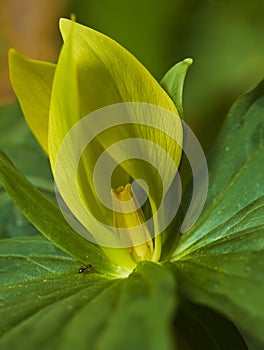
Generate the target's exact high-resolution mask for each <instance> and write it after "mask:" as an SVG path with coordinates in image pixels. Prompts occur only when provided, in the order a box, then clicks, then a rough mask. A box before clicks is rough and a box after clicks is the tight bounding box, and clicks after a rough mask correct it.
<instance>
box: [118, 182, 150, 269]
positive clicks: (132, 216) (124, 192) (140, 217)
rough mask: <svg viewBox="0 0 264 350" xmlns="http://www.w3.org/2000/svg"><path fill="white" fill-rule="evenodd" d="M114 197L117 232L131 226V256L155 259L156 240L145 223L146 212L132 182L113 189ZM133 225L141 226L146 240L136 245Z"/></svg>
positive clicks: (138, 258)
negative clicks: (140, 204)
mask: <svg viewBox="0 0 264 350" xmlns="http://www.w3.org/2000/svg"><path fill="white" fill-rule="evenodd" d="M112 199H113V207H114V226H115V227H116V229H117V234H120V232H119V231H120V229H121V228H130V229H131V230H130V231H131V234H129V240H130V243H131V248H128V249H129V250H130V255H131V258H132V259H133V260H134V261H135V262H136V263H138V262H140V261H142V260H153V257H154V248H155V246H154V240H153V239H152V237H151V234H150V232H149V230H148V228H147V225H144V223H145V222H146V219H145V216H144V213H143V211H142V209H141V208H140V207H139V204H138V202H137V199H136V196H135V193H134V192H133V190H132V187H131V184H127V185H126V186H120V187H119V188H118V189H116V190H112ZM133 227H137V231H138V227H140V230H141V234H142V237H143V238H144V242H145V243H142V244H140V245H136V243H135V238H134V237H133Z"/></svg>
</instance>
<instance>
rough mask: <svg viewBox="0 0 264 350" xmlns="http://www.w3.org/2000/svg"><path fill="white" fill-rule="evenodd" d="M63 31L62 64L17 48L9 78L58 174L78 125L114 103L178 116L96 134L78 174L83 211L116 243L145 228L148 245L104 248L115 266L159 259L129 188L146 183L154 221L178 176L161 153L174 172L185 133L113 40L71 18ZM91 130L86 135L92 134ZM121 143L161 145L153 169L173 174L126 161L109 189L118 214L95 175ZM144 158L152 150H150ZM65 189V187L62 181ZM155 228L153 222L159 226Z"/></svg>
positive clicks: (157, 243) (161, 94) (155, 240)
mask: <svg viewBox="0 0 264 350" xmlns="http://www.w3.org/2000/svg"><path fill="white" fill-rule="evenodd" d="M60 30H61V33H62V36H63V39H64V45H63V47H62V50H61V53H60V57H59V60H58V63H57V64H53V63H48V62H41V61H35V60H30V59H26V58H24V57H22V56H21V55H20V54H18V53H17V52H16V51H15V50H11V51H10V78H11V82H12V85H13V88H14V90H15V92H16V95H17V97H18V100H19V102H20V104H21V108H22V111H23V113H24V115H25V119H26V121H27V123H28V125H29V127H30V128H31V130H32V132H33V134H34V135H35V137H36V138H37V140H38V142H39V143H40V145H41V146H42V148H43V149H44V150H45V152H46V153H47V154H48V156H49V159H50V163H51V168H52V171H53V173H54V174H55V172H56V162H57V160H58V155H59V152H60V149H61V147H62V144H63V142H64V140H65V138H66V137H67V135H68V134H69V132H70V131H71V130H72V129H73V127H74V126H75V125H76V124H78V123H79V122H80V121H81V120H83V119H84V117H86V116H89V115H91V114H92V113H93V112H95V111H98V110H100V109H102V108H104V107H107V106H112V105H116V104H123V103H141V104H148V105H151V106H158V107H159V108H161V109H162V110H164V111H167V112H168V113H169V114H170V115H173V117H172V118H168V119H167V118H166V113H164V115H161V116H159V118H156V119H155V125H153V121H152V124H151V126H150V125H149V119H151V117H152V116H151V115H150V114H151V113H143V112H142V115H141V117H140V118H141V119H140V123H139V124H136V123H133V122H131V123H125V124H124V125H116V126H115V125H113V127H110V128H108V129H107V130H104V131H103V132H102V133H100V134H99V135H95V137H94V138H93V139H92V141H91V142H90V144H89V146H87V147H86V148H85V150H84V152H83V154H82V156H81V158H80V161H79V163H78V171H77V175H78V179H77V180H78V191H79V193H78V195H79V196H80V197H81V199H82V201H83V205H84V206H85V208H86V210H87V211H89V212H90V213H91V214H92V215H93V216H94V217H96V219H97V220H98V221H99V222H102V223H103V224H105V225H111V226H113V227H114V228H115V229H116V234H117V237H118V232H119V231H120V230H121V229H123V228H129V229H131V228H132V231H131V232H133V228H134V227H138V226H139V227H140V229H141V230H142V235H143V237H144V243H141V244H138V241H135V240H134V238H133V235H130V236H129V241H130V245H127V246H126V247H118V248H114V247H109V245H108V247H103V249H104V250H105V252H106V254H107V255H108V256H109V257H111V259H112V261H113V262H114V263H116V264H118V265H120V266H121V267H122V268H124V269H129V270H131V269H133V268H134V267H135V265H136V264H137V263H138V262H139V261H142V260H152V261H158V260H159V258H160V254H161V239H160V235H155V237H153V236H152V235H151V233H150V232H149V231H148V229H147V226H145V225H144V223H145V222H146V221H147V218H146V215H145V214H144V211H143V210H142V209H141V208H138V200H137V196H136V194H135V193H134V191H133V188H132V186H131V182H132V181H133V180H134V179H143V180H144V181H145V182H146V183H147V184H148V186H149V198H148V203H149V207H150V208H151V215H154V214H155V212H156V211H157V210H158V207H159V204H160V201H161V192H162V188H166V189H167V190H168V188H169V187H170V185H171V181H172V178H173V177H174V176H175V175H176V171H175V169H174V168H173V169H170V168H169V167H168V164H167V160H166V159H165V157H164V156H163V154H164V153H166V154H168V155H169V157H170V159H172V161H173V162H174V164H175V165H176V168H177V166H178V165H179V162H180V158H181V142H182V128H181V122H180V118H179V116H178V113H177V110H176V107H175V105H174V103H173V101H172V100H171V98H170V97H169V96H168V95H167V93H166V92H165V91H164V90H163V89H162V88H161V86H160V85H159V84H158V83H157V81H156V80H155V79H154V78H153V77H152V76H151V74H150V73H149V72H148V71H147V70H146V69H145V67H144V66H143V65H142V64H141V63H140V62H139V61H138V60H137V59H136V58H135V57H134V56H133V55H132V54H130V53H129V52H128V51H127V50H125V49H124V48H123V47H122V46H120V45H119V44H118V43H116V42H115V41H113V40H112V39H110V38H109V37H107V36H105V35H103V34H101V33H99V32H97V31H95V30H93V29H90V28H87V27H85V26H83V25H80V24H78V23H75V22H74V21H71V20H67V19H61V20H60ZM153 120H154V119H153ZM87 125H89V119H88V124H87ZM164 125H166V128H167V129H169V130H172V131H173V133H174V136H175V138H176V139H177V142H175V140H173V138H172V137H171V135H168V134H167V133H166V130H165V129H166V128H165V129H164ZM88 129H89V128H87V129H85V130H83V132H84V133H86V131H87V132H88ZM164 130H165V131H164ZM174 136H173V137H174ZM120 139H127V140H129V139H140V140H141V139H142V140H147V141H148V142H149V144H150V143H155V144H156V145H158V146H159V148H158V151H157V153H156V154H155V156H154V157H155V158H156V164H157V163H158V164H159V166H160V167H161V168H163V169H167V168H168V170H167V171H168V173H169V176H168V179H169V180H166V178H161V175H160V174H159V173H158V172H157V170H156V169H155V167H153V165H152V164H148V162H146V161H144V160H140V159H134V158H133V159H128V160H125V161H123V162H121V164H119V167H118V168H117V169H116V170H115V172H114V175H113V177H112V179H111V181H110V182H111V187H112V190H111V191H109V196H110V197H111V198H112V200H113V208H114V209H112V210H111V209H109V208H106V206H105V205H103V204H102V203H101V202H100V199H99V198H98V196H97V193H96V190H95V187H94V178H93V176H94V172H93V171H94V167H95V166H96V162H97V160H98V158H99V156H100V154H101V153H103V152H104V151H105V150H106V149H108V148H109V147H111V145H113V144H115V143H116V142H117V141H118V140H120ZM139 148H142V149H143V151H144V145H143V146H142V145H141V144H140V145H139ZM147 152H151V150H150V149H149V148H147ZM155 152H156V151H155ZM110 156H111V154H110ZM69 157H70V156H69ZM65 162H67V159H66V160H65ZM63 164H64V163H62V165H63ZM69 164H70V163H69ZM69 164H68V165H67V166H66V164H65V167H63V166H62V167H61V168H60V171H61V172H62V173H63V176H64V178H65V177H67V178H70V179H71V178H73V177H74V172H73V170H72V169H71V167H70V165H69ZM55 181H56V176H55ZM100 181H101V183H102V185H101V187H104V174H101V175H100ZM100 181H99V182H100ZM105 181H108V180H105ZM166 181H167V183H166ZM164 182H165V186H164ZM60 185H61V186H63V185H62V184H60V181H59V186H60ZM64 187H65V185H64ZM64 189H65V188H64ZM67 190H68V192H69V193H68V194H67V195H66V197H67V198H66V199H65V198H64V200H65V203H66V205H67V207H68V208H69V209H70V211H71V213H72V214H73V215H74V216H75V217H76V218H77V220H78V222H80V223H81V224H82V225H83V226H86V224H85V222H87V223H88V224H89V220H90V219H89V216H87V217H85V214H83V213H81V208H80V207H78V204H77V201H76V200H75V199H76V198H77V197H75V196H76V194H74V193H71V189H70V188H68V189H66V192H67ZM116 201H117V202H116ZM115 202H116V203H117V205H115V204H114V203H115ZM127 202H128V203H130V204H129V205H130V211H129V212H127V211H126V210H125V209H123V205H125V204H126V203H127ZM118 203H119V204H118ZM158 225H159V223H158V222H157V221H154V226H158ZM155 230H156V227H154V231H155ZM65 239H67V237H65Z"/></svg>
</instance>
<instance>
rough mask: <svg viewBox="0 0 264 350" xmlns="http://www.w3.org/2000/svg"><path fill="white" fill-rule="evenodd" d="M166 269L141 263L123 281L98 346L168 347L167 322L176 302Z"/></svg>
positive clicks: (114, 349) (108, 347) (171, 279)
mask: <svg viewBox="0 0 264 350" xmlns="http://www.w3.org/2000/svg"><path fill="white" fill-rule="evenodd" d="M175 289H176V286H175V280H174V279H173V275H172V274H171V272H170V271H169V270H167V268H165V267H162V266H159V265H156V264H154V263H151V262H141V263H139V264H138V266H137V268H136V270H135V271H134V272H133V273H132V274H131V275H130V276H129V277H128V278H127V279H125V280H124V281H123V283H122V290H121V293H120V295H119V299H118V300H117V303H116V308H115V311H114V313H113V315H112V317H111V319H110V320H109V326H108V328H107V329H106V330H105V332H104V333H103V336H102V337H100V339H99V340H98V349H113V350H117V349H120V350H121V349H131V350H134V349H151V350H165V349H172V348H173V345H172V344H173V343H172V339H171V336H170V323H171V322H170V321H171V320H172V316H173V314H174V312H175V308H176V305H177V304H178V300H177V296H176V290H175Z"/></svg>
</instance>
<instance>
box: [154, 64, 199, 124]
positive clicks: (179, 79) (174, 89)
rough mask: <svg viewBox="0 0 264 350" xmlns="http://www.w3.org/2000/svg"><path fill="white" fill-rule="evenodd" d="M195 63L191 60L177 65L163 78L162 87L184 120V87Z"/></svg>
mask: <svg viewBox="0 0 264 350" xmlns="http://www.w3.org/2000/svg"><path fill="white" fill-rule="evenodd" d="M192 63H193V61H192V59H191V58H186V59H185V60H183V61H181V62H178V63H176V64H175V65H174V66H173V67H172V68H171V69H170V70H169V71H168V72H167V73H166V74H165V76H164V77H163V78H162V80H161V82H160V85H161V86H162V87H163V89H164V90H165V91H166V92H167V94H168V95H169V96H170V97H171V99H172V100H173V102H174V103H175V106H176V108H177V111H178V112H179V115H180V117H181V118H182V119H183V117H184V114H183V87H184V83H185V78H186V74H187V72H188V69H189V67H190V66H191V64H192Z"/></svg>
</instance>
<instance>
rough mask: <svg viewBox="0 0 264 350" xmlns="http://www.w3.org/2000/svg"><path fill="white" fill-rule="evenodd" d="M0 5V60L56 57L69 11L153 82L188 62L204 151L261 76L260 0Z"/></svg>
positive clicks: (189, 91) (16, 0)
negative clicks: (13, 51)
mask: <svg viewBox="0 0 264 350" xmlns="http://www.w3.org/2000/svg"><path fill="white" fill-rule="evenodd" d="M0 6H1V13H2V15H1V17H3V16H4V18H5V20H4V21H3V20H1V27H3V26H4V27H5V28H2V30H1V31H0V32H1V33H2V42H4V41H6V42H5V45H0V53H1V56H2V57H3V56H4V55H5V51H6V50H7V48H8V47H10V46H14V47H15V48H17V49H20V51H23V53H25V54H27V55H31V57H36V58H42V59H51V60H56V57H57V54H58V50H59V41H58V37H59V34H58V30H57V20H58V18H59V17H61V16H67V17H69V16H70V14H71V13H75V14H76V17H77V21H78V22H80V23H83V24H85V25H88V26H90V27H92V28H95V29H97V30H99V31H102V32H103V33H105V34H107V35H109V36H110V37H112V38H114V39H115V40H117V41H118V42H120V43H121V44H122V45H123V46H125V47H126V48H127V49H128V50H129V51H131V52H132V53H133V54H134V55H135V56H136V57H137V58H138V59H139V60H140V61H141V62H142V63H143V64H144V65H145V66H146V67H147V68H148V69H149V70H150V72H151V73H152V74H153V75H154V76H155V77H156V78H157V79H158V80H160V79H161V78H162V76H163V75H164V74H165V73H166V71H167V70H168V69H169V68H170V67H171V66H172V65H173V64H174V63H176V62H177V61H179V60H182V59H184V58H186V57H192V58H193V59H194V64H193V67H192V68H191V70H190V72H189V75H188V79H187V84H186V89H185V97H184V106H185V116H186V120H187V122H188V123H189V124H190V126H191V127H192V128H193V129H194V131H195V132H196V134H197V135H198V137H199V139H200V140H201V142H202V145H203V146H204V148H205V151H208V150H209V149H210V147H211V145H212V143H213V141H214V139H215V136H216V134H217V132H218V130H219V127H220V124H221V122H222V120H223V118H224V116H225V115H226V113H227V111H228V109H229V107H230V105H231V104H232V102H233V100H234V99H235V98H236V97H237V96H238V95H240V94H241V93H242V92H244V91H245V90H248V89H250V88H251V87H253V86H254V85H256V84H257V83H258V81H259V80H261V78H262V77H263V65H262V64H263V61H264V49H263V35H264V21H263V13H264V1H263V0H252V1H249V0H248V1H243V0H222V1H221V0H218V1H213V0H211V1H210V0H200V1H197V0H163V1H159V0H144V1H143V0H134V1H133V2H128V1H121V0H112V1H109V0H86V1H84V0H72V1H70V0H56V1H51V0H43V1H42V2H41V5H40V3H39V2H36V1H34V0H1V1H0ZM21 13H23V14H24V15H23V18H22V16H21ZM8 16H9V18H7V17H8ZM25 28H26V29H27V31H25ZM21 29H22V34H21ZM23 30H24V31H23ZM11 32H13V37H12V35H10V33H11ZM15 34H16V39H14V37H15ZM0 35H1V34H0ZM10 37H11V39H10ZM23 41H24V45H23ZM25 43H27V45H25ZM28 43H29V44H28ZM30 44H31V47H30ZM1 62H3V59H2V60H1V59H0V63H1ZM0 92H1V90H0Z"/></svg>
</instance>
